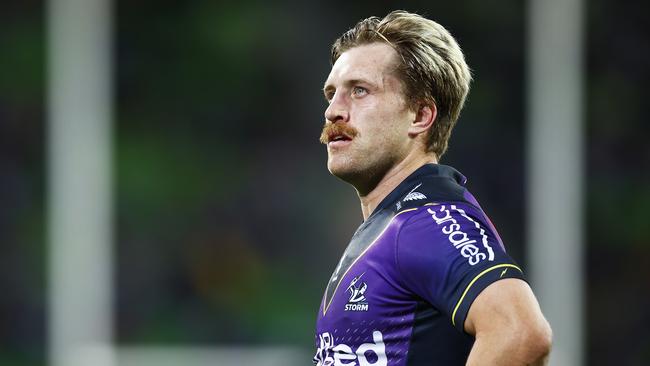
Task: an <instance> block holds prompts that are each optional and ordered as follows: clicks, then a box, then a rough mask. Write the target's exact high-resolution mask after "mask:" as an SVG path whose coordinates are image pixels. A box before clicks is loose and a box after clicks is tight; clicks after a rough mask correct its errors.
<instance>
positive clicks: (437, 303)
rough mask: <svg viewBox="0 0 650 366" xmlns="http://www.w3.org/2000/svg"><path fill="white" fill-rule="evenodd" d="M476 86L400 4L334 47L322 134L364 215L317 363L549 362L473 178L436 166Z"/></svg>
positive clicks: (456, 56)
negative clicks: (470, 183) (470, 182)
mask: <svg viewBox="0 0 650 366" xmlns="http://www.w3.org/2000/svg"><path fill="white" fill-rule="evenodd" d="M470 80H471V76H470V72H469V69H468V67H467V65H466V63H465V60H464V57H463V54H462V52H461V50H460V48H459V46H458V44H457V43H456V41H455V40H454V39H453V38H452V36H451V35H450V34H449V33H448V32H447V30H445V29H444V28H443V27H442V26H440V25H439V24H437V23H435V22H433V21H431V20H428V19H425V18H423V17H421V16H419V15H416V14H411V13H407V12H403V11H396V12H392V13H390V14H388V15H387V16H386V17H385V18H384V19H379V18H376V17H371V18H368V19H365V20H363V21H361V22H359V23H358V24H357V25H356V26H355V27H354V28H353V29H351V30H349V31H348V32H346V33H345V34H343V35H342V36H341V37H340V38H339V39H338V40H336V42H335V43H334V45H333V46H332V70H331V72H330V74H329V76H328V78H327V81H326V82H325V87H324V92H325V97H326V99H327V101H328V102H329V106H328V108H327V110H326V111H325V119H326V122H325V126H324V128H323V133H322V135H321V142H323V143H324V144H327V152H328V160H327V166H328V169H329V171H330V172H331V173H332V174H333V175H335V176H337V177H339V178H340V179H342V180H344V181H346V182H348V183H350V184H351V185H353V186H354V188H355V189H356V190H357V192H358V195H359V199H360V201H361V211H362V213H363V218H364V222H363V223H362V224H361V226H360V227H359V229H358V230H357V231H356V233H355V234H354V236H353V237H352V239H351V241H350V243H349V245H348V247H347V249H346V250H345V253H344V254H343V257H342V258H341V260H340V262H339V263H338V266H337V267H336V269H335V271H334V273H333V274H332V277H331V279H330V281H329V282H328V285H327V288H326V290H325V294H324V296H323V300H322V303H321V308H320V311H319V313H318V320H317V336H316V347H317V352H316V355H315V356H314V363H316V364H317V365H359V366H366V365H376V366H386V365H391V366H393V365H395V366H397V365H400V366H401V365H412V366H413V365H436V366H440V365H463V364H468V365H530V364H533V365H543V364H546V360H547V357H548V354H549V352H550V347H551V330H550V327H549V325H548V323H547V322H546V320H545V319H544V317H543V315H542V313H541V311H540V308H539V305H538V303H537V301H536V299H535V297H534V295H533V293H532V291H531V289H530V287H529V286H528V285H527V283H526V282H524V281H523V274H522V271H521V269H520V268H519V267H518V266H517V265H516V264H515V263H514V262H513V261H512V259H511V258H510V257H508V255H507V254H506V253H505V250H504V247H503V243H502V242H501V239H500V238H499V236H498V234H497V232H496V230H495V229H494V227H493V226H492V224H491V223H490V221H489V220H488V218H487V216H486V215H485V214H484V213H483V211H482V209H481V207H480V206H479V204H478V203H477V201H476V199H475V198H474V197H473V196H472V195H471V194H470V193H469V192H468V191H467V189H466V188H465V187H464V184H465V178H464V177H463V176H462V175H461V174H460V173H459V172H457V171H456V170H454V169H453V168H451V167H448V166H444V165H439V164H438V160H439V159H440V157H441V156H442V155H443V153H444V152H445V150H446V149H447V141H448V139H449V136H450V133H451V129H452V127H453V126H454V124H455V122H456V120H457V118H458V116H459V114H460V110H461V108H462V106H463V103H464V101H465V97H466V95H467V92H468V90H469V83H470Z"/></svg>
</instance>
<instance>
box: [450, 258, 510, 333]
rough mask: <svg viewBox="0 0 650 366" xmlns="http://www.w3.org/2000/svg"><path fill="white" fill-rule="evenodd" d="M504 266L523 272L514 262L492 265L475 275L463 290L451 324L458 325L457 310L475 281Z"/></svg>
mask: <svg viewBox="0 0 650 366" xmlns="http://www.w3.org/2000/svg"><path fill="white" fill-rule="evenodd" d="M504 267H509V268H514V269H516V270H518V271H519V272H521V273H523V271H522V270H521V268H519V267H517V266H515V265H514V264H497V265H496V266H492V267H490V268H488V269H486V270H484V271H483V272H481V273H479V274H478V275H476V277H474V279H473V280H472V282H470V283H469V285H467V287H466V288H465V291H464V292H463V295H462V296H461V297H460V300H458V303H457V304H456V307H455V308H454V312H453V313H452V314H451V324H452V325H453V326H456V312H457V311H458V308H459V307H460V304H462V303H463V299H465V295H467V292H469V289H470V288H471V287H472V285H473V284H474V282H476V281H477V280H478V279H479V278H481V277H483V275H484V274H486V273H488V272H490V271H492V270H495V269H497V268H504ZM501 276H502V277H503V273H502V274H501Z"/></svg>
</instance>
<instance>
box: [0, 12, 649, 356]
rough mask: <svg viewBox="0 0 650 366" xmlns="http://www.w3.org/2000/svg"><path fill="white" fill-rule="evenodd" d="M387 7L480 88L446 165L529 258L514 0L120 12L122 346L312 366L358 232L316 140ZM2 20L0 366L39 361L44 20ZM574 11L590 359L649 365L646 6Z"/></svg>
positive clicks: (351, 201)
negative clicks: (414, 19) (332, 83)
mask: <svg viewBox="0 0 650 366" xmlns="http://www.w3.org/2000/svg"><path fill="white" fill-rule="evenodd" d="M397 8H402V9H406V10H410V11H415V12H419V13H422V14H425V15H428V16H429V17H431V18H432V19H434V20H437V21H439V22H440V23H442V24H443V25H445V26H446V27H447V28H448V29H449V30H450V31H451V32H452V33H453V34H454V35H455V36H456V38H457V39H458V40H459V42H460V44H461V46H462V47H463V49H464V51H465V53H466V57H467V61H468V63H469V65H470V67H471V68H472V69H473V73H474V77H475V82H474V83H473V85H472V90H471V92H470V96H469V99H468V103H467V106H466V108H465V110H464V112H463V114H462V116H461V119H460V122H459V124H458V126H457V127H456V129H455V131H454V134H453V136H452V140H451V143H450V150H449V152H448V153H447V155H446V156H445V157H444V158H443V161H442V162H443V163H445V164H449V165H452V166H455V167H456V168H458V169H459V170H460V171H461V172H463V173H464V174H465V175H466V176H468V177H469V188H470V189H471V190H472V191H473V192H474V193H475V195H476V196H477V197H478V198H479V201H480V202H481V203H482V205H483V207H484V209H485V210H486V211H487V213H488V214H489V215H490V216H491V218H492V221H493V222H494V223H495V225H496V227H497V229H498V230H499V231H500V233H501V236H502V237H503V239H504V241H505V243H506V246H507V248H508V250H509V252H510V253H511V255H512V256H513V257H514V258H515V259H516V260H517V261H518V262H521V263H524V262H525V247H524V237H525V213H526V206H525V204H526V203H525V199H524V198H525V192H524V187H525V163H526V159H525V155H524V152H525V139H524V136H525V121H524V117H525V100H526V81H525V75H526V59H525V55H526V44H525V43H526V23H525V22H526V14H527V12H526V10H527V9H526V3H525V2H521V1H514V0H510V1H501V2H498V3H495V2H485V1H476V0H466V1H457V2H431V1H410V2H377V1H360V2H354V3H352V2H347V1H346V2H343V1H320V2H301V1H291V0H283V1H276V2H273V3H270V2H265V1H253V0H246V1H239V2H215V1H207V0H192V1H171V0H162V1H144V0H141V1H123V0H118V1H116V3H115V13H114V14H115V23H114V30H115V36H114V51H115V60H114V64H115V72H114V83H115V106H114V116H115V118H114V123H115V128H114V131H115V132H114V141H115V144H114V173H115V181H114V189H115V192H114V194H115V199H116V201H115V205H116V206H115V208H116V209H115V215H116V217H115V221H116V225H115V238H116V243H115V245H116V258H115V259H116V260H115V274H116V278H115V293H116V303H115V316H114V319H115V327H116V342H117V343H118V344H120V345H146V344H150V345H190V344H191V345H196V344H202V345H212V344H233V345H234V344H259V345H273V344H282V345H286V344H290V345H295V346H297V347H300V348H303V349H305V350H306V351H308V352H310V353H311V352H312V348H313V347H312V345H313V336H314V335H313V330H314V322H315V315H316V311H317V308H318V305H319V301H320V299H321V294H322V291H323V289H324V285H325V283H326V281H327V278H328V277H329V275H330V273H331V271H332V270H333V267H334V266H335V264H336V262H337V260H338V257H339V255H340V253H341V252H342V250H343V248H344V247H345V245H346V244H347V240H348V238H349V237H350V236H351V234H352V232H353V231H354V229H355V228H356V227H357V225H358V224H359V223H360V222H361V220H362V217H361V213H360V209H359V206H358V201H357V199H356V196H355V193H354V191H353V190H352V188H350V187H348V186H347V185H345V184H343V183H341V182H339V181H338V180H336V179H335V178H333V177H331V176H330V175H329V174H328V172H327V170H326V166H325V161H326V153H325V149H324V147H322V146H321V145H320V144H319V143H318V140H317V139H318V136H319V133H320V128H321V126H322V123H323V112H324V109H325V102H324V100H323V97H322V92H321V88H322V83H323V81H324V79H325V78H326V76H327V74H328V72H329V67H330V66H329V47H330V45H331V43H332V41H333V40H334V39H335V38H336V37H337V36H338V35H339V34H340V33H342V32H343V31H345V30H347V29H348V28H349V27H350V26H352V25H353V24H354V23H355V22H356V21H358V20H360V19H362V18H365V17H367V16H370V15H378V16H383V15H385V14H386V13H387V12H388V11H390V10H393V9H397ZM2 9H3V10H2V12H0V203H1V204H2V208H1V209H0V242H1V243H2V244H1V245H2V255H1V256H0V289H1V291H2V292H1V294H2V295H1V300H0V324H1V326H0V345H1V346H0V365H19V366H22V365H44V364H45V360H46V333H47V330H46V323H47V308H46V302H47V297H46V294H47V292H46V291H47V278H46V273H47V271H46V267H45V266H46V262H47V260H46V259H47V258H46V255H47V248H46V245H45V235H44V233H45V227H44V223H45V221H46V220H45V217H44V215H45V187H46V181H45V171H46V170H45V169H46V167H45V161H46V157H45V155H44V154H45V151H46V149H45V146H44V144H45V140H46V133H47V125H46V118H45V113H46V100H45V91H46V85H45V82H46V80H47V75H46V72H45V70H46V65H47V60H46V58H45V56H46V34H45V29H46V25H45V9H46V4H45V3H43V2H42V1H35V0H25V1H9V2H5V3H3V6H2ZM586 9H587V14H586V16H587V17H586V18H587V21H586V24H585V27H586V39H585V42H586V52H587V53H586V55H585V75H586V85H585V88H586V89H585V92H586V94H585V96H586V105H585V106H584V110H585V115H586V121H585V129H584V135H585V138H586V148H587V151H586V159H587V160H586V164H587V166H586V174H587V179H586V183H587V186H586V192H585V194H586V198H587V206H586V210H587V211H586V212H587V222H586V233H587V236H586V238H587V242H586V247H585V253H584V255H585V258H586V264H587V267H586V270H587V273H586V279H587V283H586V289H587V294H586V295H587V299H586V300H587V304H586V305H587V307H586V308H585V309H584V311H585V313H584V314H585V319H586V327H587V329H586V334H587V339H586V345H587V347H586V352H587V364H589V365H613V364H616V365H644V364H646V365H647V364H650V333H648V329H649V328H650V312H648V309H650V296H648V292H649V290H650V288H649V283H650V229H648V224H647V223H646V221H647V220H648V218H649V217H650V216H649V214H648V210H650V144H648V142H646V139H647V135H646V134H647V133H649V132H650V127H648V123H647V121H646V122H644V120H646V118H645V117H643V116H644V115H645V113H646V112H645V107H646V103H647V101H646V98H647V96H648V93H647V92H646V90H645V88H646V86H647V85H648V83H649V82H650V80H649V79H650V78H649V76H650V71H649V68H648V65H650V47H649V46H648V35H649V33H650V32H648V25H647V21H646V19H644V18H645V16H644V14H646V12H644V10H643V9H644V5H643V3H641V2H636V1H632V0H622V1H617V2H614V1H606V0H593V1H589V2H587V4H586ZM486 157H487V159H486ZM558 163H561V162H558ZM549 266H552V264H549ZM306 362H307V363H308V362H309V360H306Z"/></svg>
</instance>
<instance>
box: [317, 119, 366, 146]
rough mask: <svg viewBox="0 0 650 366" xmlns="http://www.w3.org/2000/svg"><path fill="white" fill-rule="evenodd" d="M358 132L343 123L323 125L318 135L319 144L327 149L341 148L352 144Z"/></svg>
mask: <svg viewBox="0 0 650 366" xmlns="http://www.w3.org/2000/svg"><path fill="white" fill-rule="evenodd" d="M357 135H358V132H357V130H356V129H354V128H353V127H351V126H348V125H347V124H344V123H325V125H324V126H323V131H322V132H321V135H320V138H319V140H320V142H321V143H323V144H325V145H327V147H328V148H329V147H342V146H344V145H347V144H349V143H351V142H352V140H353V139H354V138H355V137H357Z"/></svg>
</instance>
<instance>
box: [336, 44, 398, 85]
mask: <svg viewBox="0 0 650 366" xmlns="http://www.w3.org/2000/svg"><path fill="white" fill-rule="evenodd" d="M397 57H398V55H397V52H395V50H394V49H393V48H392V47H390V46H389V45H387V44H385V43H371V44H367V45H362V46H357V47H353V48H351V49H349V50H347V51H345V52H343V54H341V56H340V57H339V58H338V59H337V60H336V62H335V63H334V66H332V70H331V71H330V74H329V76H328V77H327V81H326V82H325V87H328V86H334V85H336V84H337V83H340V82H345V81H346V80H367V81H370V82H374V83H377V84H382V83H383V82H384V80H385V79H386V78H387V77H388V76H392V75H393V74H394V72H393V71H394V69H395V65H396V63H397Z"/></svg>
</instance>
